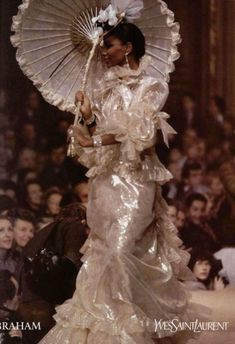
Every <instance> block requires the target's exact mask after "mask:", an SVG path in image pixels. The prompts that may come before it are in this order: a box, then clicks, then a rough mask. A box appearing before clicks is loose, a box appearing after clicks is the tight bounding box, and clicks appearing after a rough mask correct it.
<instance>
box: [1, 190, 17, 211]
mask: <svg viewBox="0 0 235 344" xmlns="http://www.w3.org/2000/svg"><path fill="white" fill-rule="evenodd" d="M15 207H16V203H15V201H13V199H12V198H11V197H9V196H6V195H1V196H0V215H5V214H6V213H7V212H8V211H9V210H10V209H13V208H15Z"/></svg>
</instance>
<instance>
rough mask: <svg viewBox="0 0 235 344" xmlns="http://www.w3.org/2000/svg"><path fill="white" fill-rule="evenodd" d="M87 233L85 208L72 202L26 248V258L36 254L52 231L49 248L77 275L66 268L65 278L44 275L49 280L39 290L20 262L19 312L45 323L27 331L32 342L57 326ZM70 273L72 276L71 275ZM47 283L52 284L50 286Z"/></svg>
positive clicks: (25, 317) (27, 317)
mask: <svg viewBox="0 0 235 344" xmlns="http://www.w3.org/2000/svg"><path fill="white" fill-rule="evenodd" d="M86 232H87V224H86V212H85V208H84V207H83V206H81V204H79V203H73V204H70V205H69V206H67V207H65V208H63V209H62V210H61V212H60V213H59V215H58V216H57V219H56V220H55V221H54V222H53V223H51V224H49V225H47V226H46V227H44V228H42V229H41V230H40V231H39V232H38V233H37V234H36V236H35V238H34V239H33V240H32V241H30V242H29V243H28V245H27V246H26V247H25V249H24V250H23V256H24V257H31V258H33V257H35V255H36V254H37V253H38V252H40V251H41V250H42V249H43V248H45V247H46V245H47V243H48V239H49V238H50V234H52V233H53V240H52V241H50V249H51V250H52V249H53V250H54V251H56V252H57V253H58V254H59V255H61V256H64V257H67V259H68V260H69V261H71V262H72V264H73V265H74V266H75V268H76V269H75V274H74V275H72V274H70V273H69V271H67V273H66V275H67V276H66V277H65V276H64V275H65V274H63V275H61V274H59V275H58V273H57V275H56V276H55V278H54V280H53V281H51V277H50V274H49V275H47V277H46V276H45V278H47V279H46V280H45V281H44V282H43V281H42V283H41V286H42V288H41V289H40V290H39V289H38V287H37V286H36V285H31V283H29V280H28V278H27V273H26V271H25V267H26V266H25V265H21V269H20V270H19V276H21V277H20V279H21V281H22V300H21V305H20V315H21V316H22V318H23V319H24V321H26V322H27V321H35V322H38V321H40V322H41V325H42V326H41V331H37V332H36V331H34V332H33V333H32V331H29V333H26V334H27V339H29V343H32V344H34V343H38V342H39V340H40V339H41V338H42V337H43V336H44V335H45V334H46V333H47V332H48V331H49V329H50V328H51V327H52V326H53V325H54V320H53V318H52V315H53V314H54V312H55V306H56V304H60V303H62V302H63V301H64V300H65V299H67V298H69V297H71V296H72V295H73V293H74V290H75V283H76V277H77V273H78V271H79V269H80V267H81V265H82V262H81V257H82V254H81V253H80V252H79V250H80V248H81V247H82V246H83V244H84V243H85V241H86V238H87V233H86ZM49 240H50V239H49ZM58 268H59V266H58ZM38 269H39V270H38V274H37V276H39V272H40V278H41V279H42V278H43V276H42V275H41V270H40V267H38ZM59 271H60V270H59ZM55 272H56V271H55ZM55 272H53V271H51V275H52V276H54V275H53V273H55ZM69 274H70V276H68V275H69ZM58 280H59V281H60V282H58ZM64 280H66V283H64ZM48 285H50V288H49V287H48ZM55 300H56V301H55ZM35 309H37V312H35V311H34V310H35Z"/></svg>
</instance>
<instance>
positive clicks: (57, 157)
mask: <svg viewBox="0 0 235 344" xmlns="http://www.w3.org/2000/svg"><path fill="white" fill-rule="evenodd" d="M65 159H66V148H65V145H64V143H63V142H53V144H51V146H50V161H51V163H52V165H54V166H57V167H60V166H62V165H63V163H64V161H65Z"/></svg>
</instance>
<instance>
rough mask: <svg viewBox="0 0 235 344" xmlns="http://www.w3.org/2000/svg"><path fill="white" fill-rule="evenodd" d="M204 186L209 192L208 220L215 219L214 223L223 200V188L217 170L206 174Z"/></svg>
mask: <svg viewBox="0 0 235 344" xmlns="http://www.w3.org/2000/svg"><path fill="white" fill-rule="evenodd" d="M206 184H207V186H208V188H209V192H208V193H207V197H208V207H207V216H208V218H212V219H215V221H216V219H217V217H218V213H219V210H220V207H221V205H222V204H223V202H224V200H225V190H224V186H223V184H222V181H221V179H220V176H219V172H217V170H211V171H208V172H207V177H206Z"/></svg>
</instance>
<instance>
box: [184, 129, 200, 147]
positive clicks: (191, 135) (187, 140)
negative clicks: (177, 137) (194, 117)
mask: <svg viewBox="0 0 235 344" xmlns="http://www.w3.org/2000/svg"><path fill="white" fill-rule="evenodd" d="M197 139H198V135H197V132H196V130H194V129H191V128H189V129H186V130H185V131H184V135H183V136H182V146H183V149H185V148H187V147H188V146H189V145H192V144H193V143H194V142H195V141H197Z"/></svg>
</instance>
